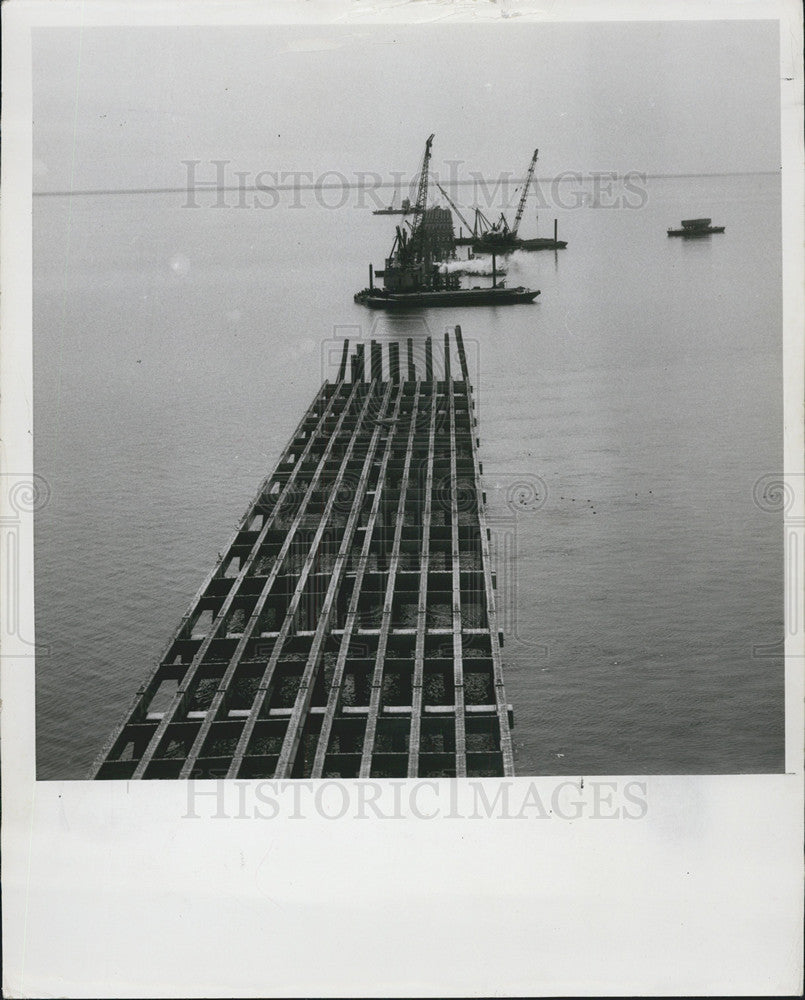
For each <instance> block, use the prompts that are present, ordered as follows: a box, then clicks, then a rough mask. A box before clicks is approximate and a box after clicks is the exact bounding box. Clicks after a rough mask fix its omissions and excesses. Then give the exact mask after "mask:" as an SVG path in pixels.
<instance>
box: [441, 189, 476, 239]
mask: <svg viewBox="0 0 805 1000" xmlns="http://www.w3.org/2000/svg"><path fill="white" fill-rule="evenodd" d="M436 187H437V188H438V189H439V190H440V191H441V192H442V194H443V195H444V197H445V198H446V199H447V204H448V205H449V206H450V207H451V208H452V209H453V211H454V212H455V213H456V215H457V216H458V217H459V219H461V221H462V222H463V223H464V225H465V226H466V227H467V232H468V233H471V232H472V226H471V225H470V224H469V222H467V220H466V219H465V218H464V216H463V215H462V214H461V212H459V210H458V207H457V206H456V205H455V203H454V202H453V199H452V198H451V197H450V195H449V194H448V193H447V192H446V191H445V189H444V188H443V187H442V185H441V184H438V183H437V184H436Z"/></svg>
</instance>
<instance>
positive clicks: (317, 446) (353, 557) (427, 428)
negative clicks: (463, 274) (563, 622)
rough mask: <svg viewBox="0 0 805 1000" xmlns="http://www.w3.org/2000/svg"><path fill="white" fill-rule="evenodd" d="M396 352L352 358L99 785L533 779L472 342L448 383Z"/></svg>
mask: <svg viewBox="0 0 805 1000" xmlns="http://www.w3.org/2000/svg"><path fill="white" fill-rule="evenodd" d="M385 346H386V351H385V352H384V351H383V345H382V344H381V343H379V342H376V341H370V342H368V343H367V342H366V341H358V342H357V343H356V344H355V345H354V349H353V350H352V351H350V344H349V341H344V344H343V352H342V354H341V357H340V365H339V370H338V375H337V378H336V379H335V381H334V382H330V381H326V382H325V383H324V384H323V385H322V387H321V389H320V390H319V392H318V394H317V395H316V398H315V399H314V400H313V402H312V403H311V405H310V407H309V408H308V410H307V412H306V413H305V415H304V417H303V418H302V420H301V421H300V423H299V425H298V426H297V428H296V430H295V432H294V434H293V436H292V438H291V440H290V442H289V443H288V445H287V447H286V448H285V451H284V452H283V454H282V456H281V457H280V459H279V462H278V464H277V466H276V468H275V469H274V471H273V473H272V474H271V475H270V476H269V477H268V478H267V479H266V480H265V481H264V482H263V483H262V485H261V487H260V489H259V491H258V493H257V496H256V498H255V499H254V501H253V503H252V504H251V505H250V506H249V509H248V510H247V512H246V514H245V515H244V517H243V519H242V520H241V522H240V525H239V527H238V529H237V531H236V533H235V535H234V537H233V538H232V540H231V542H230V543H229V545H228V546H227V547H226V549H225V550H224V554H223V555H222V556H221V558H220V560H219V562H218V564H217V565H216V566H215V568H214V569H213V571H212V572H211V573H210V575H209V576H208V577H207V579H206V580H205V581H204V583H203V585H202V586H201V588H200V589H199V591H198V593H197V594H196V597H195V598H194V599H193V601H192V603H191V605H190V608H189V610H188V611H187V613H186V614H185V615H184V617H183V618H182V620H181V622H180V623H179V626H178V628H177V630H176V632H175V634H174V635H173V637H172V638H171V640H170V642H169V643H168V645H167V647H166V649H165V651H164V653H163V655H162V656H161V658H160V659H159V661H158V663H157V665H156V667H155V668H154V669H153V671H152V672H151V674H150V676H149V677H148V678H147V679H146V681H145V683H144V684H143V686H142V687H141V688H140V690H139V691H137V693H136V696H135V697H134V700H133V703H132V704H131V706H130V707H129V709H128V711H127V713H126V715H125V718H124V720H123V722H122V724H121V725H120V726H119V728H118V729H117V730H116V731H115V733H114V734H113V736H112V738H111V740H110V741H109V743H108V744H107V746H106V747H105V748H104V751H103V753H102V754H101V756H100V757H99V758H98V760H97V761H96V763H95V765H94V767H93V770H92V777H94V778H101V779H127V780H128V779H137V778H162V779H170V778H173V779H176V778H220V777H229V778H235V777H239V778H249V777H251V778H271V777H274V778H326V777H343V778H356V777H360V778H368V777H387V778H400V777H418V776H428V777H464V776H497V775H511V774H513V773H514V762H513V753H512V740H511V726H512V721H513V720H512V711H511V708H510V706H509V705H508V702H507V699H506V694H505V689H504V684H503V666H502V653H501V647H502V642H503V637H502V634H501V633H499V631H498V623H497V614H496V607H495V582H496V581H495V578H494V574H493V572H492V566H491V561H490V552H489V531H488V529H487V526H486V519H485V512H484V494H483V489H482V486H481V473H482V466H481V463H480V460H479V454H478V446H479V441H478V438H477V436H476V435H477V429H476V425H477V421H476V418H475V405H474V402H473V393H472V387H471V385H470V379H469V373H468V368H467V359H466V352H465V348H464V342H463V340H462V336H461V329H460V327H456V328H455V331H454V347H455V353H456V354H457V358H458V369H459V370H458V372H457V375H458V376H459V377H458V378H454V377H453V366H452V362H451V343H450V334H449V333H448V332H446V333H445V335H444V344H443V353H442V356H441V358H437V361H439V362H440V364H438V368H439V369H440V371H439V372H438V374H436V375H434V356H433V355H434V349H433V342H432V339H431V338H430V337H428V338H427V340H426V341H425V342H424V365H423V364H422V363H421V362H422V360H423V359H422V358H421V357H420V356H419V351H421V346H422V345H421V344H420V345H419V351H418V354H417V359H416V360H417V363H416V364H415V357H414V344H413V341H412V339H410V338H409V339H408V340H407V343H406V345H405V346H406V347H407V357H406V358H405V359H403V363H402V364H401V358H400V354H401V347H402V345H401V344H400V343H399V342H391V343H387V344H386V345H385ZM438 346H439V345H438V344H437V347H438ZM367 347H368V350H367V349H366V348H367ZM384 354H385V357H384ZM423 369H424V370H423Z"/></svg>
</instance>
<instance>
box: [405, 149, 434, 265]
mask: <svg viewBox="0 0 805 1000" xmlns="http://www.w3.org/2000/svg"><path fill="white" fill-rule="evenodd" d="M432 143H433V133H431V134H430V135H429V136H428V139H427V142H426V143H425V155H424V156H423V157H422V169H421V170H420V171H419V188H418V190H417V194H416V204H415V206H414V212H415V213H416V214H415V215H414V224H413V226H412V232H411V242H410V244H409V245H410V246H411V249H412V252H413V254H414V256H415V257H417V258H421V257H422V256H423V255H424V252H425V247H424V241H425V208H426V207H427V201H428V167H429V166H430V147H431V145H432Z"/></svg>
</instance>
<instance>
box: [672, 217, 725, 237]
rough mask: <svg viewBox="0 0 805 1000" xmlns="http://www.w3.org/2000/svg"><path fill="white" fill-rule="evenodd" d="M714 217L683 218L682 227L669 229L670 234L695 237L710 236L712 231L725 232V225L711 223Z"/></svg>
mask: <svg viewBox="0 0 805 1000" xmlns="http://www.w3.org/2000/svg"><path fill="white" fill-rule="evenodd" d="M712 221H713V220H712V219H683V220H682V228H681V229H669V230H668V235H669V236H682V237H684V238H686V239H695V238H696V237H697V236H709V235H710V234H711V233H723V232H724V229H725V227H724V226H713V225H711V223H712Z"/></svg>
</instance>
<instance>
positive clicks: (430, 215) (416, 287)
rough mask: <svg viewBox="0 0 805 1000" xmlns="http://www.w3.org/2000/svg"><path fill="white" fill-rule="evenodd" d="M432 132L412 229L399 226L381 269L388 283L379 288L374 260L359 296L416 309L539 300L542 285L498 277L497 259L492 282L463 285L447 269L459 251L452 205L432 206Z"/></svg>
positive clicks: (369, 302) (378, 304)
mask: <svg viewBox="0 0 805 1000" xmlns="http://www.w3.org/2000/svg"><path fill="white" fill-rule="evenodd" d="M432 143H433V136H432V135H431V136H430V137H429V138H428V140H427V142H426V143H425V156H424V158H423V161H422V169H421V171H420V175H419V189H418V192H417V200H416V205H415V213H416V218H415V220H414V221H413V223H408V225H409V226H410V233H409V231H408V230H407V229H405V228H403V227H402V226H397V231H396V236H395V239H394V243H393V245H392V248H391V253H390V254H389V256H388V257H387V258H386V262H385V267H384V269H383V270H382V271H378V272H377V277H382V278H383V287H382V288H376V287H375V283H374V278H375V273H374V270H373V268H372V266H371V264H370V265H369V287H368V288H364V289H363V290H362V291H360V292H357V293H356V295H355V296H354V299H355V302H358V303H360V304H361V305H365V306H368V307H369V308H370V309H388V310H399V309H411V308H421V307H429V306H471V305H513V304H515V303H521V302H533V301H534V299H535V298H536V297H537V296H538V295H539V291H535V290H533V289H530V288H523V287H522V286H520V287H517V288H506V287H505V284H504V283H503V282H500V283H499V282H498V280H497V271H496V267H495V261H494V257H493V265H492V286H491V287H486V288H482V287H479V286H475V287H473V288H463V287H462V286H461V274H460V273H459V272H458V271H450V270H449V269H445V270H446V271H447V273H443V270H442V265H443V263H444V261H445V260H448V259H450V258H451V257H455V242H456V241H455V236H454V235H453V223H452V219H451V217H450V211H449V210H448V209H445V208H438V207H435V208H429V209H427V210H426V207H425V206H426V204H427V196H428V164H429V163H430V155H431V153H430V151H431V144H432Z"/></svg>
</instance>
